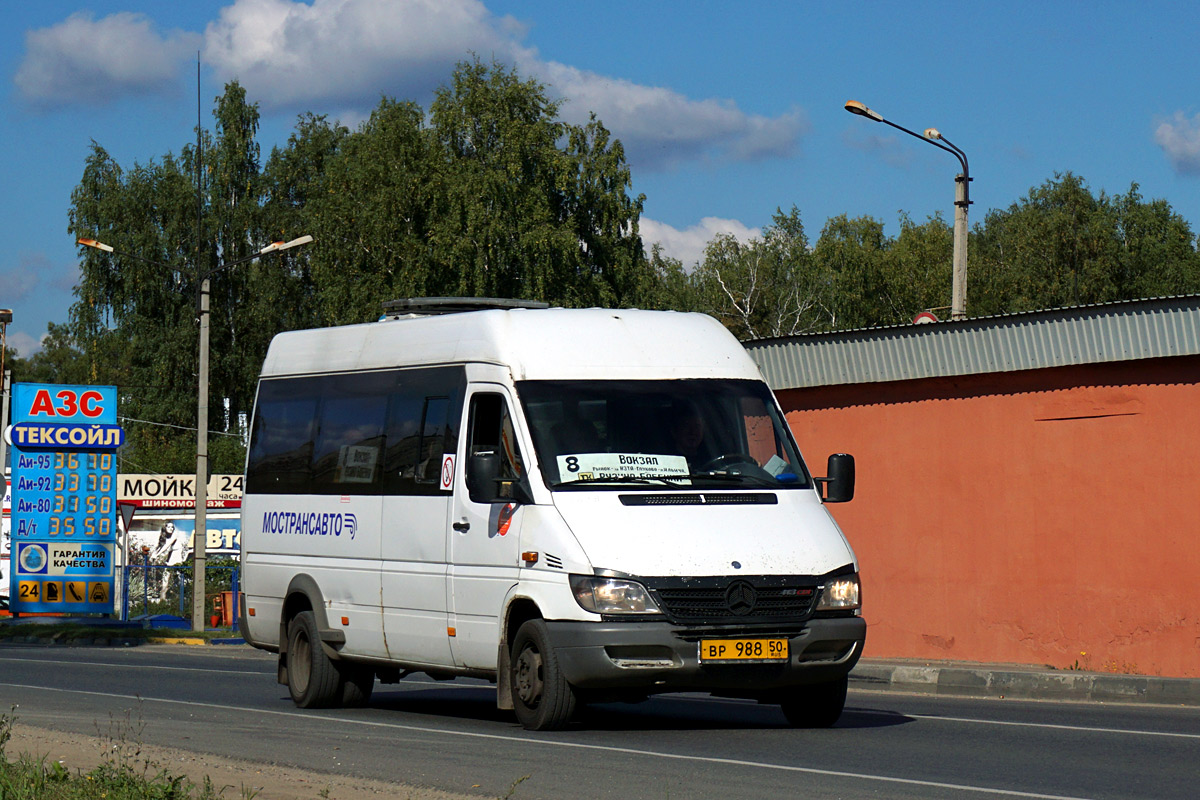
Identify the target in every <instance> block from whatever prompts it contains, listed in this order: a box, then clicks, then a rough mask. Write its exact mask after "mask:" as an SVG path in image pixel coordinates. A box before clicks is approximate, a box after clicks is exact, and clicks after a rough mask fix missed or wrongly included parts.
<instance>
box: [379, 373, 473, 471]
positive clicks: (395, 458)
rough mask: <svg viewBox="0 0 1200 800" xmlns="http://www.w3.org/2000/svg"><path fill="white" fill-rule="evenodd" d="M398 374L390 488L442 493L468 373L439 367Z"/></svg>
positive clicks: (392, 406) (391, 407)
mask: <svg viewBox="0 0 1200 800" xmlns="http://www.w3.org/2000/svg"><path fill="white" fill-rule="evenodd" d="M397 376H398V377H397V382H396V383H395V384H394V386H393V388H392V389H391V392H390V396H389V398H388V413H387V420H388V421H387V430H386V434H387V452H386V455H385V458H384V474H385V476H386V478H385V480H384V491H385V492H387V493H389V494H399V495H412V494H439V493H441V491H442V489H441V468H442V456H443V454H445V453H453V452H454V451H455V450H456V448H457V447H458V422H457V420H458V419H459V417H460V416H461V415H462V402H463V392H464V389H465V386H466V374H465V372H464V371H463V370H462V369H461V368H457V367H437V368H431V369H413V370H403V371H401V372H399V373H397Z"/></svg>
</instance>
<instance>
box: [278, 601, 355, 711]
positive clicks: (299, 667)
mask: <svg viewBox="0 0 1200 800" xmlns="http://www.w3.org/2000/svg"><path fill="white" fill-rule="evenodd" d="M287 668H288V669H287V673H288V692H289V693H291V695H292V702H294V703H295V704H296V705H297V706H299V707H300V708H329V707H330V706H334V705H337V704H338V703H339V702H341V700H342V691H343V686H342V680H341V675H340V674H339V673H338V671H337V668H336V667H335V666H334V664H333V662H332V661H330V660H329V657H328V656H327V655H325V651H324V650H323V649H322V648H321V639H320V636H319V635H318V632H317V621H316V618H315V617H314V616H313V612H311V611H301V612H300V613H299V614H297V615H296V616H295V617H293V618H292V621H291V623H289V624H288V661H287Z"/></svg>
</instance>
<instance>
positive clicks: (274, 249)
mask: <svg viewBox="0 0 1200 800" xmlns="http://www.w3.org/2000/svg"><path fill="white" fill-rule="evenodd" d="M312 240H313V237H311V236H300V237H298V238H296V239H292V240H291V241H290V242H273V243H272V244H269V245H267V246H266V247H263V248H262V249H260V250H259V251H258V252H256V253H253V254H252V255H248V256H246V257H245V258H239V259H238V260H237V261H230V262H228V263H225V264H218V265H217V266H215V267H213V268H212V269H210V270H208V271H207V272H202V273H201V274H200V303H199V317H200V319H199V322H200V364H199V369H198V371H197V374H198V383H199V388H198V391H197V397H196V530H195V532H194V533H193V534H192V585H193V587H194V588H193V590H192V630H194V631H203V630H204V602H205V597H204V571H205V566H206V562H207V560H208V559H207V555H206V548H207V540H208V294H209V293H208V281H209V279H210V278H211V277H212V276H213V275H214V274H216V273H218V272H220V271H221V270H224V269H228V268H229V267H236V266H237V265H239V264H245V263H247V262H249V261H254V260H256V259H258V258H261V257H263V256H265V255H267V254H269V253H280V252H283V251H284V250H289V249H291V248H293V247H298V246H300V245H302V244H308V243H309V242H311V241H312ZM78 241H79V244H81V245H84V246H85V247H93V248H95V249H97V250H103V251H104V252H106V253H113V252H114V251H113V248H112V247H111V246H109V245H107V244H104V243H103V242H98V241H96V240H95V239H79V240H78ZM117 255H123V256H127V257H129V258H134V259H137V260H138V261H144V262H146V263H148V264H154V265H155V266H159V267H167V265H166V264H162V263H160V262H158V261H152V260H150V259H148V258H142V257H141V256H135V255H131V254H128V253H120V254H117ZM167 268H168V269H169V267H167Z"/></svg>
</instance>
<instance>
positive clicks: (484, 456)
mask: <svg viewBox="0 0 1200 800" xmlns="http://www.w3.org/2000/svg"><path fill="white" fill-rule="evenodd" d="M499 477H500V454H499V453H497V452H496V451H495V450H482V451H480V452H478V453H472V454H471V459H470V463H469V464H467V493H468V494H470V496H471V500H472V501H473V502H476V503H495V502H497V501H498V500H499V499H500V497H499V494H500V493H499V491H498V490H499V488H500V487H499V486H497V485H496V480H497V479H498V478H499Z"/></svg>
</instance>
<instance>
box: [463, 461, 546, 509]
mask: <svg viewBox="0 0 1200 800" xmlns="http://www.w3.org/2000/svg"><path fill="white" fill-rule="evenodd" d="M467 493H468V494H469V495H470V497H471V501H472V502H475V503H507V502H516V503H520V504H521V505H531V504H532V503H533V492H532V491H530V489H529V486H528V484H527V482H526V480H525V478H521V479H520V480H515V481H514V480H507V479H504V478H501V477H500V454H499V453H498V452H496V451H495V450H481V451H480V452H478V453H473V454H472V455H471V460H470V463H469V464H468V465H467Z"/></svg>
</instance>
